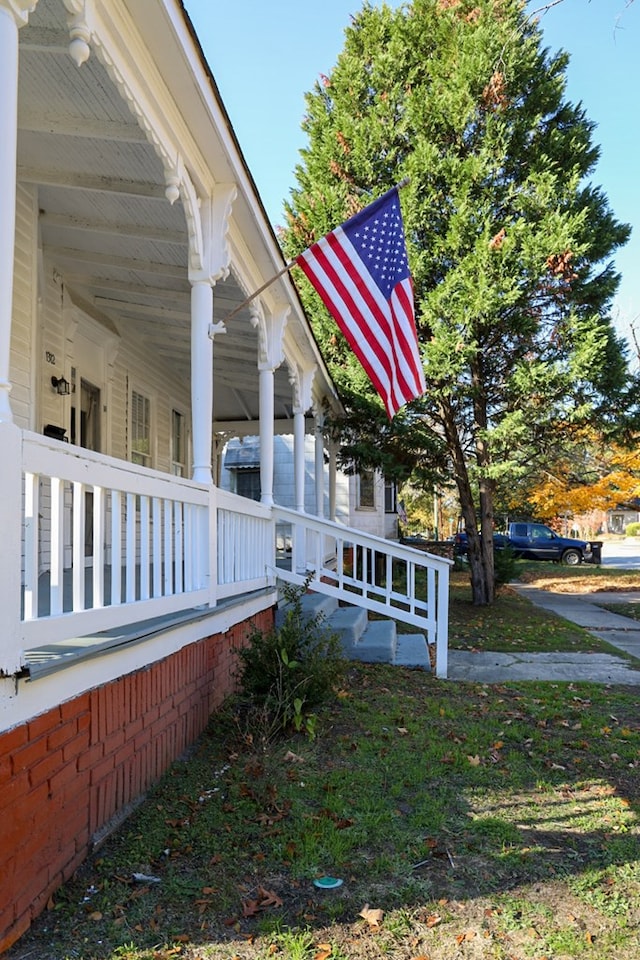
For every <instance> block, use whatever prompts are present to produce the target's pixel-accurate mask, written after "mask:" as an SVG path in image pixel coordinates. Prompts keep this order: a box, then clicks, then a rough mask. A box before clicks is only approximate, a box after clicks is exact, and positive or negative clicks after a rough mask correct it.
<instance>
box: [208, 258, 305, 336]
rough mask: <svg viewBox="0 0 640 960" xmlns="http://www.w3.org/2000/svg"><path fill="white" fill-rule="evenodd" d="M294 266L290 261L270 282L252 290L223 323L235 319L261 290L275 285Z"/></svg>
mask: <svg viewBox="0 0 640 960" xmlns="http://www.w3.org/2000/svg"><path fill="white" fill-rule="evenodd" d="M295 265H296V261H295V260H290V261H289V263H287V264H285V265H284V267H283V268H282V270H278V272H277V273H274V275H273V276H272V277H271V279H270V280H267V281H266V283H263V284H262V286H261V287H258V289H257V290H254V291H253V293H252V294H251V296H250V297H247V299H246V300H243V301H242V303H239V304H238V306H237V307H234V308H233V310H232V311H231V313H228V314H227V316H226V317H224V322H225V323H227V322H228V321H229V320H231V317H235V315H236V313H239V312H240V311H241V310H242V308H243V307H246V305H247V304H248V303H251V301H252V300H255V298H256V297H257V296H258V295H259V294H261V293H262V291H263V290H266V289H267V287H270V286H271V284H272V283H275V281H276V280H277V279H278V277H281V276H282V275H283V273H286V272H287V271H288V270H291V267H295Z"/></svg>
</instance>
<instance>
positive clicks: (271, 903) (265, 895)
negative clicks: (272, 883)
mask: <svg viewBox="0 0 640 960" xmlns="http://www.w3.org/2000/svg"><path fill="white" fill-rule="evenodd" d="M258 896H259V897H260V906H261V907H281V906H282V900H281V898H280V897H279V896H278V894H277V893H274V892H273V890H265V888H264V887H258Z"/></svg>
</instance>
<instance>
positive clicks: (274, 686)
mask: <svg viewBox="0 0 640 960" xmlns="http://www.w3.org/2000/svg"><path fill="white" fill-rule="evenodd" d="M305 592H306V587H290V586H287V587H285V589H284V600H285V605H284V616H283V619H282V622H281V624H280V626H279V627H277V628H274V629H272V630H269V631H266V632H265V631H262V630H259V629H258V628H254V630H253V631H252V632H251V633H250V635H249V638H248V644H247V646H245V647H243V648H242V649H241V650H239V658H240V672H239V681H240V688H241V694H242V695H243V696H244V697H246V698H248V699H249V700H250V703H251V712H252V713H253V715H254V718H255V717H257V716H260V718H261V728H262V731H263V736H264V731H265V730H266V729H268V730H270V731H274V732H276V731H277V730H283V729H288V728H291V727H293V728H295V729H296V730H304V731H305V732H306V733H307V734H308V735H309V736H313V735H314V731H315V717H314V716H313V714H311V713H310V712H309V708H310V707H313V706H316V705H317V704H319V703H322V702H323V701H324V700H326V699H327V698H328V697H329V696H330V694H331V693H332V691H333V689H334V688H335V686H336V685H337V684H338V682H339V681H340V679H341V678H342V676H343V675H344V670H345V666H346V661H345V660H344V657H343V655H342V646H341V643H340V638H339V637H338V635H337V634H335V633H332V632H331V630H329V628H328V627H327V625H326V623H325V620H324V616H323V615H322V614H315V615H314V614H309V613H308V612H307V611H305V610H304V608H303V604H302V597H303V595H304V594H305Z"/></svg>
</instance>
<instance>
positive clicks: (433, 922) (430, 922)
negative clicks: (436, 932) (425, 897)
mask: <svg viewBox="0 0 640 960" xmlns="http://www.w3.org/2000/svg"><path fill="white" fill-rule="evenodd" d="M439 923H442V917H440V916H438V914H437V913H432V914H431V916H429V917H427V919H426V925H427V926H428V927H437V926H438V924H439Z"/></svg>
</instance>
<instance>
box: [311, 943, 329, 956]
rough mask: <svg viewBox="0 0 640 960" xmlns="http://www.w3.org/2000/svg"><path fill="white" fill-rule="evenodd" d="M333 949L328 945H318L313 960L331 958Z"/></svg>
mask: <svg viewBox="0 0 640 960" xmlns="http://www.w3.org/2000/svg"><path fill="white" fill-rule="evenodd" d="M332 950H333V947H332V946H331V944H330V943H319V944H318V947H317V953H316V955H315V957H314V958H313V960H327V958H328V957H330V956H331V953H332Z"/></svg>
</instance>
